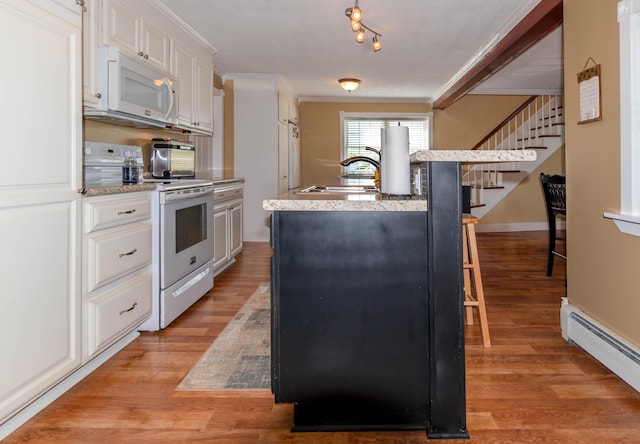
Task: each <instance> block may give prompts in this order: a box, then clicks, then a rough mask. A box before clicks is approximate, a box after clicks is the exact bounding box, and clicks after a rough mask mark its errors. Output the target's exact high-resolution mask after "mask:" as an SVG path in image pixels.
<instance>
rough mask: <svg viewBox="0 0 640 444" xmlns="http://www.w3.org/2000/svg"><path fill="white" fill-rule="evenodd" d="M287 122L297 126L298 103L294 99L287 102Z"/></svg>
mask: <svg viewBox="0 0 640 444" xmlns="http://www.w3.org/2000/svg"><path fill="white" fill-rule="evenodd" d="M289 122H293V123H295V124H296V125H297V124H298V103H297V102H296V100H295V99H290V100H289Z"/></svg>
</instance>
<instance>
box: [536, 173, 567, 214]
mask: <svg viewBox="0 0 640 444" xmlns="http://www.w3.org/2000/svg"><path fill="white" fill-rule="evenodd" d="M540 183H541V184H542V191H543V193H544V200H545V204H546V207H547V215H548V216H549V218H551V217H555V216H556V215H557V214H564V215H566V214H567V199H566V177H565V176H560V175H557V174H555V175H553V176H551V175H548V174H544V173H540Z"/></svg>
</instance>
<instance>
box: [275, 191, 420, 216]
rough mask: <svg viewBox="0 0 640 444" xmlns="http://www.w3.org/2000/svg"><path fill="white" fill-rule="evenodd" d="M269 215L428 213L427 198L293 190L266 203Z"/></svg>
mask: <svg viewBox="0 0 640 444" xmlns="http://www.w3.org/2000/svg"><path fill="white" fill-rule="evenodd" d="M262 208H263V209H265V210H268V211H427V201H426V199H425V198H424V197H423V196H389V195H382V194H381V193H353V194H329V193H296V191H295V190H292V191H290V192H288V193H285V194H281V195H280V196H278V197H276V198H273V199H265V200H264V201H263V202H262Z"/></svg>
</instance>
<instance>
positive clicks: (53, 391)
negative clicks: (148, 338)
mask: <svg viewBox="0 0 640 444" xmlns="http://www.w3.org/2000/svg"><path fill="white" fill-rule="evenodd" d="M138 336H140V333H138V332H137V331H132V332H131V333H129V334H128V335H126V336H125V337H123V338H122V339H120V340H119V341H118V342H116V343H114V344H113V345H112V346H111V347H109V348H107V349H106V350H105V351H103V352H102V353H100V354H99V355H98V356H96V357H95V358H93V359H92V360H91V361H89V362H87V363H86V364H84V365H83V366H82V367H80V368H79V369H78V370H76V371H75V372H73V373H71V374H70V375H69V376H67V377H66V378H65V379H63V380H62V381H60V382H59V383H58V384H56V385H54V386H53V387H51V388H50V389H49V390H48V391H46V392H45V393H43V394H42V395H41V396H40V397H39V398H36V399H35V400H33V401H32V402H31V403H30V404H28V405H27V406H26V407H24V408H23V409H22V410H20V411H18V413H16V414H15V415H14V416H12V417H11V418H9V419H8V420H7V421H6V422H4V423H2V425H1V426H0V441H2V440H3V439H4V438H6V437H7V436H9V435H10V434H11V433H13V432H14V431H15V430H17V429H18V428H19V427H20V426H22V425H23V424H24V423H26V422H27V421H28V420H30V419H31V418H33V417H34V416H35V415H37V414H38V413H39V412H40V411H41V410H43V409H44V408H45V407H47V406H48V405H49V404H51V403H52V402H53V401H55V400H56V399H58V398H59V397H60V396H62V395H63V394H64V393H65V392H66V391H68V390H69V389H70V388H71V387H73V386H74V385H76V384H77V383H78V382H80V381H82V380H83V379H84V378H86V377H87V376H88V375H89V374H90V373H91V372H93V371H94V370H95V369H97V368H98V367H100V366H101V365H102V364H104V363H105V362H106V361H107V360H108V359H110V358H111V357H113V356H114V355H115V354H116V353H118V352H119V351H120V350H122V349H123V348H124V347H125V346H127V345H128V344H129V343H130V342H132V341H133V340H134V339H136V338H137V337H138Z"/></svg>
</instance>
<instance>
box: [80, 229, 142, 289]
mask: <svg viewBox="0 0 640 444" xmlns="http://www.w3.org/2000/svg"><path fill="white" fill-rule="evenodd" d="M86 254H87V291H93V290H95V289H97V288H99V287H101V286H103V285H105V284H108V283H109V282H113V281H115V280H116V279H118V278H120V277H122V276H124V275H126V274H128V273H131V272H132V271H135V270H138V269H140V268H142V267H144V266H146V265H149V264H150V263H151V222H150V221H146V222H140V223H136V224H130V225H126V226H125V227H123V228H120V229H117V230H105V231H104V232H103V231H100V232H98V233H96V234H93V235H89V236H87V242H86Z"/></svg>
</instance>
